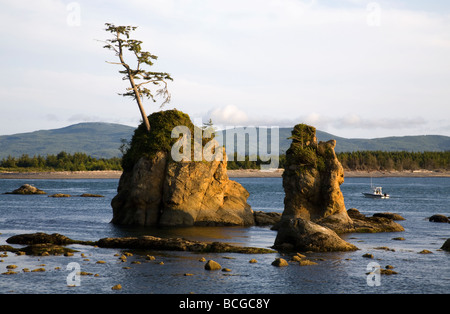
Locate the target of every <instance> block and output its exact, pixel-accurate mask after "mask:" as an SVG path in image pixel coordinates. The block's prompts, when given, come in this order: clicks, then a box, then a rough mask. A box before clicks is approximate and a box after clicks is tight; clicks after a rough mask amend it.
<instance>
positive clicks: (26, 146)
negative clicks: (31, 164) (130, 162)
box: [0, 122, 134, 158]
mask: <svg viewBox="0 0 450 314" xmlns="http://www.w3.org/2000/svg"><path fill="white" fill-rule="evenodd" d="M133 131H134V128H133V127H130V126H126V125H121V124H114V123H103V122H94V123H79V124H74V125H70V126H68V127H64V128H61V129H53V130H40V131H35V132H30V133H21V134H14V135H5V136H0V158H5V157H8V156H13V157H20V156H21V155H22V154H28V155H29V156H34V155H41V156H46V155H48V154H54V155H56V154H58V153H59V152H61V151H65V152H67V153H76V152H83V153H86V154H88V155H91V156H92V157H96V158H111V157H117V156H120V155H121V153H120V151H119V147H120V145H121V139H122V138H124V139H127V140H129V139H130V138H131V136H132V134H133Z"/></svg>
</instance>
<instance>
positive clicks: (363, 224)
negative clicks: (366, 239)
mask: <svg viewBox="0 0 450 314" xmlns="http://www.w3.org/2000/svg"><path fill="white" fill-rule="evenodd" d="M385 214H387V213H385ZM348 215H349V216H350V217H351V218H352V221H353V224H352V226H351V228H349V229H348V230H343V232H358V233H376V232H401V231H405V229H404V228H403V226H402V225H400V224H399V223H397V222H395V221H394V220H393V218H396V220H400V219H399V217H397V216H396V214H395V215H394V214H393V215H383V217H380V216H381V215H376V214H374V215H373V216H372V217H367V216H366V215H364V214H362V213H360V212H359V211H358V210H357V209H356V208H351V209H349V210H348ZM387 217H391V218H387ZM400 217H401V216H400Z"/></svg>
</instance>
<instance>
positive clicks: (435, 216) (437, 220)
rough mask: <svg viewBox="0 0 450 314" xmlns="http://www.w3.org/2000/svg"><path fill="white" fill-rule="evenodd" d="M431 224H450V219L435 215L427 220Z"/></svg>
mask: <svg viewBox="0 0 450 314" xmlns="http://www.w3.org/2000/svg"><path fill="white" fill-rule="evenodd" d="M428 220H429V221H431V222H450V219H449V218H448V217H447V216H444V215H440V214H436V215H433V216H431V217H430V218H428Z"/></svg>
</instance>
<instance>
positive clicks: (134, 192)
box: [111, 110, 254, 226]
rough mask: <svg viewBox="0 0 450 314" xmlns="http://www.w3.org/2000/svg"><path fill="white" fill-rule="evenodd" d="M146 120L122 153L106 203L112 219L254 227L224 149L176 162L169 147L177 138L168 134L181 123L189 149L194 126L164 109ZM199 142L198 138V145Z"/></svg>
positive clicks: (243, 191) (134, 222)
mask: <svg viewBox="0 0 450 314" xmlns="http://www.w3.org/2000/svg"><path fill="white" fill-rule="evenodd" d="M149 120H150V124H151V127H152V129H151V131H150V133H149V132H147V131H146V130H145V128H143V126H140V127H139V128H138V129H137V130H136V131H135V134H134V136H133V138H132V141H131V144H130V147H129V149H128V151H127V152H126V154H125V155H124V158H123V160H124V162H123V166H124V172H123V174H122V176H121V178H120V181H119V187H118V193H117V195H116V196H115V197H114V199H113V200H112V202H111V205H112V208H113V219H112V222H113V223H116V224H126V225H145V226H193V225H253V224H254V217H253V211H252V209H251V207H250V205H248V204H247V198H248V196H249V194H248V192H247V190H246V189H245V188H244V187H242V186H241V185H240V184H239V183H237V182H235V181H232V180H229V178H228V175H227V167H226V165H227V162H226V154H225V152H224V151H223V157H222V158H221V159H222V160H213V161H205V160H203V159H202V160H201V161H195V160H183V161H175V160H174V159H173V158H172V154H171V150H172V147H173V145H174V144H175V143H176V142H177V141H178V140H179V138H177V137H175V138H172V136H171V134H172V130H173V129H174V128H175V127H176V126H185V127H186V128H187V129H188V130H189V131H190V132H191V135H192V136H191V137H190V138H188V140H190V141H191V143H192V147H194V141H195V140H196V139H194V136H193V135H194V131H195V130H194V128H195V127H194V125H193V124H192V122H191V120H190V118H189V116H187V115H186V114H184V113H182V112H180V111H177V110H168V111H160V112H157V113H154V114H152V115H150V116H149ZM197 131H198V130H197ZM197 140H198V139H197ZM197 144H198V143H197ZM204 144H205V143H204V141H202V143H201V145H202V147H203V145H204ZM192 156H194V152H192Z"/></svg>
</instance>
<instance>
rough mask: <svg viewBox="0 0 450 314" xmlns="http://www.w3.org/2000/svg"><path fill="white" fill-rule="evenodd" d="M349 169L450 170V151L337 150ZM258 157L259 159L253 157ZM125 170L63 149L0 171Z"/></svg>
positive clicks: (232, 161) (251, 163)
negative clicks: (54, 153)
mask: <svg viewBox="0 0 450 314" xmlns="http://www.w3.org/2000/svg"><path fill="white" fill-rule="evenodd" d="M336 155H337V158H338V160H339V161H340V162H341V164H342V166H343V167H344V169H345V170H346V171H350V172H371V171H387V172H402V171H421V170H426V171H434V172H436V171H438V172H439V171H440V172H446V171H450V151H447V152H404V151H402V152H384V151H357V152H341V153H337V154H336ZM239 159H242V158H237V156H235V158H229V160H228V164H227V168H228V170H259V169H260V167H261V164H263V162H262V161H261V160H260V159H259V158H249V156H246V157H245V159H244V160H239ZM254 159H256V160H254ZM285 163H286V155H284V154H283V155H280V156H279V163H278V164H279V168H280V169H282V168H284V165H285ZM106 170H109V171H122V170H123V168H122V158H120V157H113V158H94V157H91V156H89V155H87V154H85V153H74V154H70V153H66V152H64V151H63V152H60V153H58V154H56V155H47V156H40V155H38V156H29V155H27V154H24V155H22V156H20V157H12V156H8V157H7V158H3V159H1V160H0V172H55V171H58V172H61V171H71V172H74V171H106Z"/></svg>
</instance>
